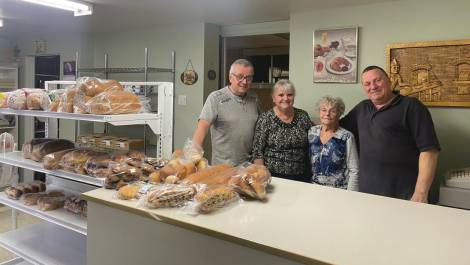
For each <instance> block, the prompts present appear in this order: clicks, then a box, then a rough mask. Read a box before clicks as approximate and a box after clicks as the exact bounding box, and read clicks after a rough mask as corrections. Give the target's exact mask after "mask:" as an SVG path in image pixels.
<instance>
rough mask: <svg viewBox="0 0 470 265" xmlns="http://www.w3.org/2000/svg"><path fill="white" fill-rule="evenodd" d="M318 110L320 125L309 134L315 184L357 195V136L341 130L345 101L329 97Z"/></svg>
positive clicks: (326, 97) (311, 129) (322, 101)
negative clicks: (340, 122)
mask: <svg viewBox="0 0 470 265" xmlns="http://www.w3.org/2000/svg"><path fill="white" fill-rule="evenodd" d="M316 107H317V110H318V112H319V115H320V125H317V126H313V127H312V128H310V130H309V131H308V142H309V153H310V162H311V165H312V182H313V183H316V184H320V185H324V186H330V187H335V188H341V189H348V190H355V191H357V190H358V178H359V175H358V173H359V166H358V157H357V149H356V143H355V141H354V135H353V134H352V133H351V132H349V131H347V130H345V129H344V128H341V127H339V118H340V117H341V115H343V113H344V109H345V106H344V103H343V100H342V99H341V98H334V97H331V96H325V97H323V98H321V99H320V100H319V101H318V102H317V104H316Z"/></svg>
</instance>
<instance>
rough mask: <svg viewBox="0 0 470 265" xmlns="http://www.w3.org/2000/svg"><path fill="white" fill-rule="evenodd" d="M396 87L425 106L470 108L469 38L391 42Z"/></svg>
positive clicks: (389, 65)
mask: <svg viewBox="0 0 470 265" xmlns="http://www.w3.org/2000/svg"><path fill="white" fill-rule="evenodd" d="M386 61H387V71H388V73H389V76H390V80H391V81H392V88H393V90H395V91H397V92H399V93H400V94H402V95H405V96H410V97H416V98H418V99H419V100H420V101H421V102H423V104H424V105H426V106H433V107H470V40H448V41H428V42H413V43H397V44H389V45H387V49H386Z"/></svg>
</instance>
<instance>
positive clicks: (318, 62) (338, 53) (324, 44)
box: [313, 27, 358, 83]
mask: <svg viewBox="0 0 470 265" xmlns="http://www.w3.org/2000/svg"><path fill="white" fill-rule="evenodd" d="M357 40H358V27H344V28H334V29H318V30H315V31H314V32H313V82H314V83H357V57H358V53H357V48H358V47H357Z"/></svg>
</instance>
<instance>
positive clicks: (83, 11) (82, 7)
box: [23, 0, 93, 16]
mask: <svg viewBox="0 0 470 265" xmlns="http://www.w3.org/2000/svg"><path fill="white" fill-rule="evenodd" d="M23 1H25V2H30V3H34V4H38V5H44V6H50V7H55V8H60V9H64V10H68V11H73V14H74V15H75V16H85V15H91V14H92V13H93V5H91V4H88V3H84V2H79V1H70V0H23Z"/></svg>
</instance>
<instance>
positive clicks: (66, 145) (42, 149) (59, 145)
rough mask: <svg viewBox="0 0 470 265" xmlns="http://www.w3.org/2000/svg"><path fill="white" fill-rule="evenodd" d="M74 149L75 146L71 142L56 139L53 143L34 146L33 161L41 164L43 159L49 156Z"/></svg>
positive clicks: (48, 142)
mask: <svg viewBox="0 0 470 265" xmlns="http://www.w3.org/2000/svg"><path fill="white" fill-rule="evenodd" d="M74 147H75V144H74V143H72V142H71V141H69V140H65V139H54V140H52V141H47V142H44V143H42V144H37V145H34V146H33V150H32V152H31V159H32V160H34V161H37V162H39V161H42V159H43V157H44V156H45V155H47V154H50V153H54V152H57V151H62V150H65V149H72V148H74Z"/></svg>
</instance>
